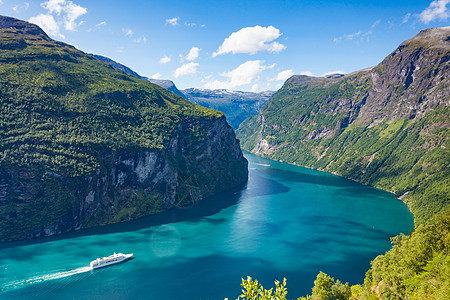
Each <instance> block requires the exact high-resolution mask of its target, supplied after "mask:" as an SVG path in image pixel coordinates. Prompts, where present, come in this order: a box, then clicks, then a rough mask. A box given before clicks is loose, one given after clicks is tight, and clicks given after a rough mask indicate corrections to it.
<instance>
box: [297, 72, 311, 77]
mask: <svg viewBox="0 0 450 300" xmlns="http://www.w3.org/2000/svg"><path fill="white" fill-rule="evenodd" d="M300 75H306V76H311V77H313V76H314V74H313V72H311V71H303V72H300Z"/></svg>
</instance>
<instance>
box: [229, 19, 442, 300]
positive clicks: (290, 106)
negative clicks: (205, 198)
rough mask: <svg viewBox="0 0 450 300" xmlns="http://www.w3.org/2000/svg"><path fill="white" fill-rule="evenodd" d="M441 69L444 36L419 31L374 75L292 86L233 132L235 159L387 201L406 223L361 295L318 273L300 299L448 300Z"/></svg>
mask: <svg viewBox="0 0 450 300" xmlns="http://www.w3.org/2000/svg"><path fill="white" fill-rule="evenodd" d="M449 61H450V27H444V28H432V29H428V30H424V31H422V32H421V33H420V34H418V35H417V36H416V37H414V38H412V39H410V40H408V41H405V42H404V43H402V44H401V45H400V46H399V47H398V48H397V49H396V50H395V51H394V52H393V53H392V54H390V55H389V56H388V57H386V58H385V60H384V61H383V62H382V63H380V64H379V65H378V66H376V67H374V68H370V69H366V70H362V71H359V72H355V73H352V74H348V75H346V76H343V77H338V76H335V77H332V78H315V77H308V76H293V77H291V78H290V79H289V80H287V81H286V82H285V84H284V86H283V87H282V88H281V89H280V90H279V91H278V92H277V93H276V94H275V95H274V96H273V97H272V98H271V100H270V101H269V102H268V103H267V105H266V106H264V107H263V109H262V110H261V112H260V113H259V115H257V116H254V117H251V118H249V119H247V120H245V121H244V122H243V123H242V124H241V126H240V127H239V130H238V131H237V135H238V137H239V138H240V139H241V142H242V145H243V148H244V149H247V150H250V151H253V152H255V153H257V154H259V155H262V156H265V157H269V158H272V159H277V160H282V161H285V162H290V163H295V164H299V165H303V166H308V167H313V168H316V169H321V170H326V171H330V172H334V173H337V174H340V175H343V176H345V177H348V178H352V179H355V180H357V181H360V182H362V183H364V184H369V185H373V186H376V187H379V188H383V189H385V190H388V191H391V192H393V193H395V194H396V195H397V196H399V197H401V199H403V200H404V201H405V202H406V203H407V204H408V205H409V207H410V209H411V210H412V212H413V213H414V216H415V223H416V227H415V229H414V231H413V232H412V234H411V235H410V236H405V235H400V236H398V237H395V238H393V239H392V242H393V244H394V246H393V248H392V249H391V250H390V251H388V252H386V254H384V255H379V256H378V257H377V258H376V259H375V260H374V261H373V262H372V267H371V269H370V270H369V271H368V272H367V273H366V278H365V280H364V284H363V285H355V286H351V287H349V286H348V284H345V285H343V284H342V283H340V282H339V281H335V280H334V278H332V277H330V276H328V275H326V274H324V273H322V272H321V273H319V275H318V276H317V279H316V281H314V287H313V288H312V295H311V296H307V297H306V298H302V297H301V298H299V299H305V300H306V299H311V300H312V299H361V300H362V299H364V300H365V299H372V300H373V299H396V300H397V299H398V300H400V299H439V300H440V299H447V298H448V295H449V293H450V259H449V251H450V208H449V207H450V206H449V205H450V153H449V151H450V150H449V147H450V142H449V137H450V131H449V130H450V107H449V106H450V82H449V81H450V79H449V78H450V65H449ZM361 213H364V212H361ZM254 285H255V284H254V282H243V285H242V286H243V287H244V288H246V289H247V290H248V289H249V288H252V287H253V286H254ZM282 299H285V298H282Z"/></svg>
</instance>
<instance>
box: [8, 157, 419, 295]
mask: <svg viewBox="0 0 450 300" xmlns="http://www.w3.org/2000/svg"><path fill="white" fill-rule="evenodd" d="M246 157H247V159H248V160H249V171H250V174H249V181H248V183H247V184H246V185H245V186H244V187H242V188H239V189H235V190H233V191H229V192H226V193H223V194H221V195H218V196H215V197H212V198H210V199H207V200H204V201H201V202H200V203H197V204H195V205H193V206H191V207H187V208H177V209H173V210H170V211H168V212H165V213H161V214H158V215H155V216H151V217H146V218H142V219H139V220H136V221H133V222H127V223H122V224H116V225H112V226H107V227H102V228H95V229H89V230H83V231H80V232H76V233H71V234H66V235H62V236H58V237H51V238H46V239H40V240H35V241H28V242H18V243H9V244H3V245H1V244H0V253H1V255H0V298H2V299H88V298H89V299H139V298H146V299H160V300H163V299H170V300H172V299H183V300H189V299H224V298H225V297H229V298H230V299H236V298H237V296H238V295H239V293H240V290H241V287H240V282H241V278H242V277H244V278H246V276H247V275H250V276H252V277H253V278H257V279H258V280H259V281H260V282H261V283H262V284H263V285H264V286H266V287H267V288H269V287H272V286H273V281H274V280H275V279H278V280H280V281H281V280H282V279H283V277H286V278H287V287H288V292H289V293H288V299H296V298H297V297H299V296H304V295H306V294H307V293H310V292H311V287H312V285H313V282H314V280H315V277H316V276H317V273H318V272H319V271H323V272H325V273H327V274H329V275H330V276H332V277H335V278H336V279H339V280H340V281H343V282H347V281H348V282H350V284H360V283H362V282H363V279H364V273H365V272H366V271H367V269H368V268H369V266H370V261H371V260H372V259H373V258H375V257H376V256H377V255H378V254H382V253H384V252H385V251H387V250H388V249H389V248H390V241H389V238H390V237H392V236H395V235H397V234H399V233H401V232H402V233H409V231H410V230H411V229H412V228H413V217H412V215H411V214H410V213H409V211H408V209H407V207H406V206H405V205H404V204H403V203H402V202H401V201H399V200H397V199H396V198H395V197H394V196H393V195H391V194H389V193H387V192H384V191H381V190H377V189H374V188H370V187H367V186H363V185H360V184H358V183H356V182H353V181H350V180H347V179H345V178H342V177H339V176H336V175H333V174H329V173H325V172H320V171H316V170H311V169H306V168H301V167H297V166H293V165H289V164H284V163H280V162H275V161H271V160H266V159H262V158H260V157H257V156H255V155H251V154H248V153H247V154H246ZM114 251H116V252H123V253H131V252H133V253H134V255H135V259H133V260H131V261H128V262H126V263H122V264H118V265H115V266H111V267H108V268H103V269H97V270H90V269H89V268H88V267H87V266H88V265H89V262H90V261H91V260H93V259H95V258H96V257H98V256H107V255H110V254H112V253H113V252H114Z"/></svg>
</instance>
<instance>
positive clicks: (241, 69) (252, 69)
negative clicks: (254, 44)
mask: <svg viewBox="0 0 450 300" xmlns="http://www.w3.org/2000/svg"><path fill="white" fill-rule="evenodd" d="M263 63H264V61H262V60H249V61H247V62H245V63H243V64H241V65H240V66H238V67H237V68H236V69H234V70H232V71H230V72H224V73H221V74H220V75H221V76H223V77H227V78H228V79H227V80H225V81H219V80H214V81H210V82H206V83H205V85H204V87H205V88H206V89H212V90H214V89H231V88H234V87H238V86H242V85H246V84H250V83H253V82H254V81H255V80H257V79H259V77H260V75H261V73H262V72H263V71H264V70H266V69H272V68H274V67H275V64H273V65H270V66H266V65H264V64H263Z"/></svg>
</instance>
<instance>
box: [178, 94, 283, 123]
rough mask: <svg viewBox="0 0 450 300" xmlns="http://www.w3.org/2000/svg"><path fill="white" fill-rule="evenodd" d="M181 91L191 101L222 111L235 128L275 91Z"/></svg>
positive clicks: (258, 109) (257, 110) (258, 108)
mask: <svg viewBox="0 0 450 300" xmlns="http://www.w3.org/2000/svg"><path fill="white" fill-rule="evenodd" d="M182 92H183V94H184V95H186V98H187V99H188V100H190V101H191V102H194V103H196V104H198V105H201V106H204V107H208V108H213V109H216V110H219V111H221V112H223V113H224V114H225V116H226V117H227V120H228V123H230V125H231V126H232V127H233V128H234V129H235V130H236V129H237V128H238V127H239V124H241V122H242V121H244V120H245V119H246V118H248V117H250V116H253V115H255V114H257V113H258V112H259V111H260V109H261V107H262V106H263V105H264V104H266V103H267V101H269V99H270V97H271V96H272V95H273V94H274V93H275V92H274V91H266V92H260V93H252V92H240V91H231V90H224V89H220V90H206V89H194V88H191V89H186V90H182Z"/></svg>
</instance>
